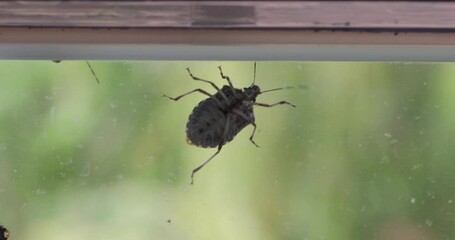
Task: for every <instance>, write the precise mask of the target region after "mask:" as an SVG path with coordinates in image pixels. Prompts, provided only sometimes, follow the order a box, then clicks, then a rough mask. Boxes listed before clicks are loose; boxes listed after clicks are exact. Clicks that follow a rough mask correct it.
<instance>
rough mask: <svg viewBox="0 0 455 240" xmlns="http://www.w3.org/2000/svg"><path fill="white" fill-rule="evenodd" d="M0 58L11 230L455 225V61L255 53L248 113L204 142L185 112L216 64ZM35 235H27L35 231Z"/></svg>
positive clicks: (416, 229) (347, 231)
mask: <svg viewBox="0 0 455 240" xmlns="http://www.w3.org/2000/svg"><path fill="white" fill-rule="evenodd" d="M91 64H92V66H93V68H94V70H95V72H96V73H97V76H98V77H99V79H100V81H101V83H100V84H97V83H96V81H95V78H94V77H93V76H92V75H91V72H90V70H89V68H88V67H87V65H86V64H85V63H84V62H76V61H63V62H61V63H58V64H57V63H53V62H51V61H40V62H38V61H27V62H24V61H3V62H0V224H3V225H5V226H6V227H7V228H9V229H10V231H11V233H12V237H11V239H13V240H14V239H38V238H39V239H47V240H48V239H62V238H64V239H86V240H88V239H111V240H115V239H198V240H199V239H218V240H222V239H261V240H268V239H270V240H271V239H289V240H293V239H308V240H310V239H318V240H321V239H337V240H344V239H345V240H351V239H379V240H382V239H387V240H390V239H392V240H394V239H400V240H408V239H427V240H428V239H429V240H432V239H455V228H454V226H455V188H454V185H455V149H454V147H453V145H452V144H453V142H452V141H455V128H454V127H453V125H454V124H453V123H454V122H455V97H454V95H455V64H453V63H452V64H403V63H401V64H396V63H330V62H324V63H313V62H258V64H257V66H258V67H257V76H256V78H257V79H256V83H257V84H258V85H259V86H260V87H261V89H263V90H265V89H271V88H274V87H281V86H289V85H299V84H303V85H306V86H308V88H309V89H308V90H286V91H279V92H273V93H267V94H264V95H261V96H260V97H259V98H258V102H263V103H273V102H276V101H279V100H288V101H290V102H292V103H294V104H296V105H297V108H295V109H293V108H290V107H287V106H277V107H274V108H260V107H257V108H256V109H255V114H256V123H257V125H258V131H257V134H256V142H257V143H258V144H259V145H261V148H256V147H255V146H254V145H253V144H251V143H250V142H249V140H248V137H249V135H250V134H251V131H252V128H251V127H247V128H246V129H245V130H243V131H242V132H241V133H240V134H239V135H238V136H237V137H236V138H235V139H234V141H232V142H231V143H229V144H227V145H226V146H225V147H224V148H223V149H222V151H221V153H220V155H218V156H217V157H216V158H215V159H214V160H213V161H212V162H211V163H210V164H209V165H207V166H206V167H205V168H204V169H203V170H202V171H201V172H199V173H198V174H197V175H196V177H195V185H194V186H190V185H189V182H190V178H189V176H190V173H191V170H192V169H193V168H195V167H196V166H198V165H199V164H201V163H202V162H203V161H205V160H206V159H207V158H208V157H209V156H211V155H212V154H213V153H214V152H215V149H202V148H197V147H194V146H189V145H187V144H186V143H185V124H186V120H187V117H188V115H189V113H190V112H191V110H192V109H193V107H194V106H195V105H196V104H197V103H198V102H199V101H201V100H202V99H204V98H205V96H204V95H202V94H198V93H195V94H192V95H190V96H188V97H185V98H183V99H182V100H180V101H178V102H173V101H169V100H168V99H165V98H162V94H163V93H166V94H168V95H171V96H177V95H179V94H181V93H184V92H187V91H189V90H192V89H195V88H203V89H205V90H207V91H209V92H214V89H212V88H211V87H210V86H209V85H208V84H204V83H201V82H196V81H191V80H190V77H189V76H188V74H187V72H186V70H185V68H186V67H190V68H191V69H192V72H193V73H194V75H196V76H199V77H201V78H204V79H210V80H212V81H214V82H215V83H216V84H218V85H220V86H221V85H223V84H225V82H224V81H223V79H221V78H220V76H219V72H218V69H217V68H216V67H217V66H218V65H222V67H223V70H224V72H225V74H226V75H228V76H230V77H231V79H232V80H233V82H234V85H235V86H236V87H246V86H249V85H250V84H251V82H252V79H253V64H252V63H251V62H92V63H91ZM37 236H39V237H37Z"/></svg>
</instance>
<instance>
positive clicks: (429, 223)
mask: <svg viewBox="0 0 455 240" xmlns="http://www.w3.org/2000/svg"><path fill="white" fill-rule="evenodd" d="M425 224H426V225H428V226H429V227H431V225H432V224H433V221H431V220H429V219H426V220H425Z"/></svg>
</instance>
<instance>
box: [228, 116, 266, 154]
mask: <svg viewBox="0 0 455 240" xmlns="http://www.w3.org/2000/svg"><path fill="white" fill-rule="evenodd" d="M232 112H233V113H235V114H237V115H238V116H240V117H242V118H243V119H245V120H246V121H247V122H249V123H250V124H251V125H253V132H252V133H251V136H250V141H251V142H252V143H253V144H254V145H255V146H256V147H258V148H260V146H259V145H257V144H256V142H255V141H254V140H253V138H254V134H255V133H256V123H255V120H254V118H251V117H248V116H247V115H245V114H244V113H242V112H241V111H239V110H237V109H233V110H232Z"/></svg>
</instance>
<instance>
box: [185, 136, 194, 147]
mask: <svg viewBox="0 0 455 240" xmlns="http://www.w3.org/2000/svg"><path fill="white" fill-rule="evenodd" d="M186 143H188V144H189V145H194V144H193V142H191V140H190V139H189V138H188V137H186Z"/></svg>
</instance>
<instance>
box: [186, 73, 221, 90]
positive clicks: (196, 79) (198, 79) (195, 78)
mask: <svg viewBox="0 0 455 240" xmlns="http://www.w3.org/2000/svg"><path fill="white" fill-rule="evenodd" d="M186 70H187V71H188V73H189V74H190V76H191V78H192V79H193V80H195V81H201V82H206V83H209V84H210V85H212V86H213V87H214V88H215V89H216V90H217V91H219V90H220V88H219V87H218V86H216V85H215V83H213V82H211V81H209V80H204V79H201V78H198V77H195V76H194V75H193V74H192V73H191V71H190V68H189V67H188V68H186Z"/></svg>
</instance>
